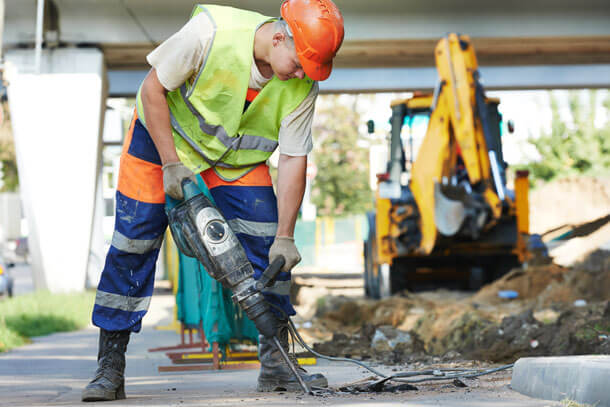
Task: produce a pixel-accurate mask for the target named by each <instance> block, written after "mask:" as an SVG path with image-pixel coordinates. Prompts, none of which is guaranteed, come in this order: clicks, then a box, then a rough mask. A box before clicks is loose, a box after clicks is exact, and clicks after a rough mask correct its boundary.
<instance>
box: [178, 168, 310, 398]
mask: <svg viewBox="0 0 610 407" xmlns="http://www.w3.org/2000/svg"><path fill="white" fill-rule="evenodd" d="M182 190H183V192H184V201H177V200H175V199H173V198H171V197H169V196H167V197H166V212H167V215H168V219H169V226H170V230H171V232H172V236H173V238H174V241H175V242H176V246H178V249H179V250H180V251H181V252H182V253H183V254H184V255H185V256H188V257H196V258H197V260H199V261H200V262H201V264H203V266H204V268H205V270H206V271H207V273H208V274H209V275H210V277H212V278H213V279H214V280H216V281H218V282H220V283H221V284H222V286H223V287H225V288H228V289H230V290H231V291H232V293H233V296H232V299H233V302H235V303H237V304H239V306H240V308H241V309H242V310H243V311H244V312H245V314H246V316H247V317H248V318H249V319H250V320H251V321H252V322H254V325H256V328H257V329H258V332H259V333H260V334H261V335H264V336H266V337H269V338H272V340H273V342H274V343H275V345H276V346H277V348H278V350H279V351H280V354H281V355H282V357H283V358H284V361H285V362H286V364H287V365H288V367H289V368H290V370H291V371H292V373H293V374H294V375H295V377H296V379H297V380H298V382H299V384H300V386H301V388H302V389H303V391H304V392H305V393H307V394H312V392H311V390H310V389H309V388H308V386H307V384H306V383H305V381H304V380H303V379H302V378H301V376H300V375H299V374H298V372H297V369H296V366H295V365H294V364H293V363H292V361H291V360H290V358H289V356H288V353H287V352H286V350H285V349H284V348H283V347H282V346H281V344H280V341H279V338H278V335H277V331H278V319H277V317H276V316H275V315H274V314H273V313H272V312H271V309H270V307H269V304H268V303H267V302H266V301H265V298H264V297H263V294H262V290H263V289H264V288H265V287H268V286H270V285H271V284H272V283H273V282H274V280H275V277H276V276H277V274H278V273H279V272H280V269H281V268H282V267H283V266H284V262H285V259H284V257H283V256H279V257H278V258H276V259H275V260H274V261H273V262H272V263H271V264H270V265H269V267H267V269H266V270H265V271H264V272H263V275H262V276H261V278H260V279H259V280H254V269H253V268H252V264H251V263H250V261H248V258H247V256H246V252H245V250H244V248H243V247H242V245H241V243H240V242H239V240H237V237H236V236H235V233H233V231H232V230H231V228H230V227H229V225H228V223H227V221H226V220H225V218H224V217H223V216H222V214H221V213H220V211H219V210H218V209H217V208H216V205H214V203H213V201H212V200H211V199H210V198H211V197H210V198H208V197H207V196H205V195H204V193H203V192H202V191H201V190H200V189H199V187H198V186H197V185H196V184H195V183H194V182H193V181H191V180H189V179H186V180H184V181H183V183H182Z"/></svg>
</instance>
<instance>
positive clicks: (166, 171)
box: [162, 161, 197, 200]
mask: <svg viewBox="0 0 610 407" xmlns="http://www.w3.org/2000/svg"><path fill="white" fill-rule="evenodd" d="M162 169H163V190H164V191H165V193H166V194H167V195H169V196H171V197H172V198H174V199H178V200H182V199H184V193H183V192H182V181H183V180H184V179H185V178H190V179H191V181H193V182H195V183H196V182H197V179H196V178H195V174H193V172H192V171H191V170H189V169H188V168H186V167H185V166H184V164H182V163H181V162H180V161H177V162H173V163H168V164H165V165H164V166H163V167H162Z"/></svg>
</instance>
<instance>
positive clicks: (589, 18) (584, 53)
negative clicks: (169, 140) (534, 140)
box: [4, 0, 610, 95]
mask: <svg viewBox="0 0 610 407" xmlns="http://www.w3.org/2000/svg"><path fill="white" fill-rule="evenodd" d="M7 1H8V2H7V7H6V17H5V19H6V27H5V30H4V46H5V49H7V50H10V49H15V48H27V47H32V46H33V44H34V40H35V16H36V4H37V0H7ZM194 3H195V2H194V1H192V0H174V1H171V2H168V1H164V0H47V2H46V4H47V6H46V14H45V28H46V29H47V31H46V34H45V37H46V43H47V44H48V45H51V46H60V47H67V46H70V47H94V48H97V49H100V50H102V52H103V54H104V61H105V64H106V66H107V68H108V70H109V78H110V93H111V94H112V95H127V94H132V93H133V92H134V90H135V88H136V87H137V84H138V83H139V81H140V80H141V78H142V77H143V75H144V71H145V70H147V69H148V67H147V65H146V61H145V58H144V57H145V55H146V54H147V53H148V52H150V51H151V50H152V49H153V48H154V47H155V45H157V44H159V43H160V42H162V41H163V40H164V39H165V38H167V37H168V36H170V35H171V34H173V33H174V32H175V31H177V30H178V29H179V28H180V27H181V26H182V25H183V24H184V22H185V21H186V20H187V18H188V15H189V13H190V11H191V9H192V7H193V4H194ZM215 3H222V4H226V5H231V6H235V7H243V8H249V9H254V10H257V11H260V12H262V13H264V14H267V15H277V14H278V12H279V5H280V4H281V1H280V0H257V1H253V0H225V1H216V2H215ZM336 3H337V5H338V6H339V7H340V9H341V11H342V13H343V15H344V18H345V26H346V30H345V42H344V45H343V47H342V49H341V50H340V52H339V54H338V56H337V58H336V63H335V66H336V68H339V69H337V70H336V71H334V73H333V75H332V77H331V79H330V80H328V81H326V82H324V83H322V84H321V85H322V86H321V89H322V91H326V92H333V91H341V92H344V91H352V92H354V91H378V90H385V91H394V90H414V89H429V88H431V87H432V86H433V85H434V81H435V78H436V74H435V72H434V69H433V65H434V60H433V52H432V51H433V48H434V45H435V43H436V41H437V40H438V39H439V38H440V37H441V36H443V35H444V34H445V33H447V32H461V33H465V34H468V35H470V36H471V38H472V39H473V43H474V45H475V48H476V51H477V56H478V59H479V64H480V65H481V66H482V71H483V78H484V79H485V81H486V84H487V87H488V88H490V89H525V88H528V89H529V88H566V87H567V88H570V87H575V88H582V87H608V86H609V85H610V65H609V64H610V3H609V2H608V1H605V0H582V1H578V2H575V1H572V0H556V1H550V0H532V1H527V2H526V1H517V2H515V1H487V0H467V1H460V2H457V1H454V0H430V1H423V0H402V1H399V0H398V1H389V0H381V1H369V0H337V1H336ZM507 67H510V69H506V68H507Z"/></svg>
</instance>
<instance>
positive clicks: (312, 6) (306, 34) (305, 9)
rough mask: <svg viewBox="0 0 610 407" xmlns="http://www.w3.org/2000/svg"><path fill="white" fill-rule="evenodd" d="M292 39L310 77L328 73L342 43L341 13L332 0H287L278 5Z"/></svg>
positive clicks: (326, 76) (319, 79) (321, 76)
mask: <svg viewBox="0 0 610 407" xmlns="http://www.w3.org/2000/svg"><path fill="white" fill-rule="evenodd" d="M281 13H282V18H283V19H284V20H286V22H287V23H288V26H289V27H290V30H291V31H292V35H293V38H294V45H295V48H296V52H297V56H298V57H299V62H301V66H303V70H304V71H305V73H306V74H307V76H309V77H310V78H311V79H314V80H316V81H323V80H325V79H326V78H328V76H329V75H330V71H331V70H332V68H333V58H334V57H335V54H336V53H337V51H338V50H339V47H340V46H341V43H342V42H343V16H341V13H340V12H339V9H338V8H337V6H336V5H335V3H333V2H332V1H331V0H286V1H284V3H283V4H282V8H281Z"/></svg>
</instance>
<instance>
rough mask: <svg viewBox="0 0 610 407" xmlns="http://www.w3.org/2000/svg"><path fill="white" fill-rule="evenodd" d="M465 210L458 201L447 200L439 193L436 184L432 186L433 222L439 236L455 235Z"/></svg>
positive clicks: (464, 216) (439, 189)
mask: <svg viewBox="0 0 610 407" xmlns="http://www.w3.org/2000/svg"><path fill="white" fill-rule="evenodd" d="M465 218H466V209H465V207H464V204H463V203H462V202H460V201H454V200H453V199H449V198H447V197H446V196H445V195H444V194H443V192H442V191H441V187H440V185H439V184H438V183H436V184H435V185H434V221H435V222H436V228H437V229H438V231H439V232H440V234H442V235H444V236H453V235H455V234H456V233H457V232H458V230H460V227H461V226H462V223H464V219H465Z"/></svg>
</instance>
